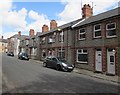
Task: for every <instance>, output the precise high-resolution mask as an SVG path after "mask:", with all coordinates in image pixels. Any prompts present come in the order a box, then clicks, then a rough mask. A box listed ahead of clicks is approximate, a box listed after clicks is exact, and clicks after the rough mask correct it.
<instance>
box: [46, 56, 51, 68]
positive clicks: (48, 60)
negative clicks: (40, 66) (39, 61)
mask: <svg viewBox="0 0 120 95" xmlns="http://www.w3.org/2000/svg"><path fill="white" fill-rule="evenodd" d="M46 63H47V66H51V57H50V56H49V57H47V59H46Z"/></svg>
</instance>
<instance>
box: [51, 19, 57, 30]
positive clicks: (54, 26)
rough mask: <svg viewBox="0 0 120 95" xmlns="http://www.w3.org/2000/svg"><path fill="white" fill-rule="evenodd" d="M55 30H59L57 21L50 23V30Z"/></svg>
mask: <svg viewBox="0 0 120 95" xmlns="http://www.w3.org/2000/svg"><path fill="white" fill-rule="evenodd" d="M54 28H57V23H56V21H55V20H51V22H50V30H51V29H54Z"/></svg>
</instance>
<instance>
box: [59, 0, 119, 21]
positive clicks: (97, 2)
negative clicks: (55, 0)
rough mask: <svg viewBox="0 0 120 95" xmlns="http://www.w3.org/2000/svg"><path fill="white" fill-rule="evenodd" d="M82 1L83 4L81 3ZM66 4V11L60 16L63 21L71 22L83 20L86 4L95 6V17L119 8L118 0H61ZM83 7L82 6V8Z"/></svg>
mask: <svg viewBox="0 0 120 95" xmlns="http://www.w3.org/2000/svg"><path fill="white" fill-rule="evenodd" d="M81 1H82V2H81ZM61 2H62V4H65V8H64V10H63V11H62V12H61V13H59V14H58V17H59V18H60V20H61V21H64V22H70V21H73V20H75V19H79V18H81V13H82V11H81V8H82V6H83V5H84V4H90V5H91V7H92V5H93V15H96V14H99V13H102V12H105V11H107V10H110V9H112V7H113V6H117V3H118V0H109V1H107V0H106V1H102V0H61ZM106 4H107V5H106ZM81 5H82V6H81Z"/></svg>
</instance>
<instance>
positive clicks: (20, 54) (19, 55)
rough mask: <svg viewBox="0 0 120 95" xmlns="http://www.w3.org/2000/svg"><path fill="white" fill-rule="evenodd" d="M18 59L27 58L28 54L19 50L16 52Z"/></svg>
mask: <svg viewBox="0 0 120 95" xmlns="http://www.w3.org/2000/svg"><path fill="white" fill-rule="evenodd" d="M18 59H21V60H29V57H28V54H27V53H25V52H20V53H19V54H18Z"/></svg>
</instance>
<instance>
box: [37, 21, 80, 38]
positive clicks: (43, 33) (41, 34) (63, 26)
mask: <svg viewBox="0 0 120 95" xmlns="http://www.w3.org/2000/svg"><path fill="white" fill-rule="evenodd" d="M81 20H82V19H78V20H75V21H72V22H69V23H67V24H64V25H61V26H59V27H57V28H55V29H52V30H50V31H48V32H42V33H40V34H39V36H43V35H46V34H49V33H53V32H55V31H58V29H65V28H67V27H71V26H72V25H74V24H76V23H78V22H79V21H81Z"/></svg>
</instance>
